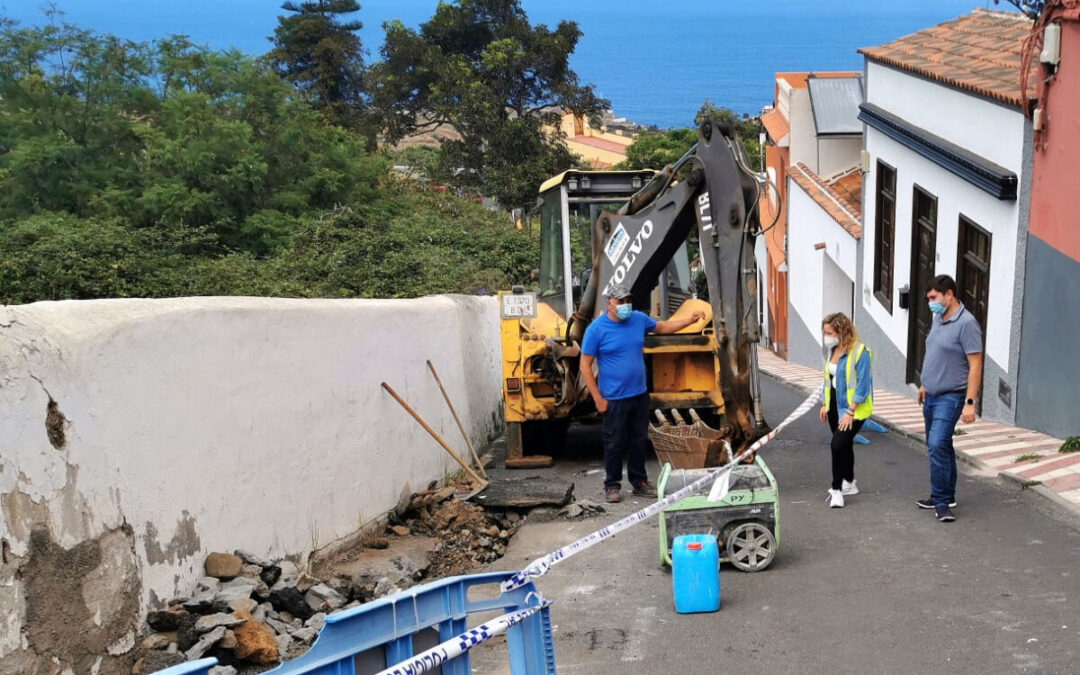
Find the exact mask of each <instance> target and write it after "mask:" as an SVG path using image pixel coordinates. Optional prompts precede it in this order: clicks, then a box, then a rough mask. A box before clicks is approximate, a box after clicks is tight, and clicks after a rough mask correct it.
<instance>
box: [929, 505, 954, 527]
mask: <svg viewBox="0 0 1080 675" xmlns="http://www.w3.org/2000/svg"><path fill="white" fill-rule="evenodd" d="M934 513H935V514H937V519H938V520H940V521H941V522H943V523H951V522H952V521H954V520H956V516H954V515H953V514H952V511H950V510H949V507H948V506H935V507H934Z"/></svg>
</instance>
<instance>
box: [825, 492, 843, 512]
mask: <svg viewBox="0 0 1080 675" xmlns="http://www.w3.org/2000/svg"><path fill="white" fill-rule="evenodd" d="M825 500H826V501H828V502H829V508H830V509H842V508H844V493H843V492H841V491H840V490H829V496H828V497H826V498H825Z"/></svg>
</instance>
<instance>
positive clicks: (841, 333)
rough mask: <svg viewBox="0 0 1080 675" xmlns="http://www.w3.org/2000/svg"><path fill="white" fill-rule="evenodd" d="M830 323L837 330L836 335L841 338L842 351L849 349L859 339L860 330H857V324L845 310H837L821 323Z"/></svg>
mask: <svg viewBox="0 0 1080 675" xmlns="http://www.w3.org/2000/svg"><path fill="white" fill-rule="evenodd" d="M825 324H828V325H830V326H832V329H833V330H834V331H836V337H838V338H840V344H839V345H838V346H839V347H840V351H842V352H846V351H849V350H850V349H851V348H852V347H854V346H855V343H856V342H858V341H859V331H857V330H855V324H853V323H851V319H849V318H848V316H847V314H844V313H843V312H835V313H833V314H830V315H829V316H827V317H825V318H824V319H822V320H821V325H822V326H824V325H825Z"/></svg>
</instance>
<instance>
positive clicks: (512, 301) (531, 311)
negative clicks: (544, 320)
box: [502, 293, 536, 319]
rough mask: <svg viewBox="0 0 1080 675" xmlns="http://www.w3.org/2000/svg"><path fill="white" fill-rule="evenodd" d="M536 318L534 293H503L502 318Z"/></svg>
mask: <svg viewBox="0 0 1080 675" xmlns="http://www.w3.org/2000/svg"><path fill="white" fill-rule="evenodd" d="M535 316H536V293H504V294H503V295H502V318H504V319H531V318H533V317H535Z"/></svg>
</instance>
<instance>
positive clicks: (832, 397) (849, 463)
mask: <svg viewBox="0 0 1080 675" xmlns="http://www.w3.org/2000/svg"><path fill="white" fill-rule="evenodd" d="M821 335H822V343H823V344H824V350H825V371H824V376H825V381H824V383H823V384H822V391H821V394H822V399H821V400H822V404H821V411H820V412H819V413H818V416H819V417H820V418H821V421H822V422H825V421H828V423H829V428H830V429H831V430H832V443H831V448H832V486H831V487H830V488H829V494H828V497H827V498H826V501H828V503H829V506H830V507H831V508H843V506H844V496H845V495H846V496H850V495H857V494H859V488H858V486H857V485H855V450H854V443H855V435H856V434H858V433H859V429H861V428H862V425H863V423H864V422H865V421H866V419H867V418H868V417H870V414H871V413H872V412H873V410H874V395H873V392H874V381H873V378H872V376H871V374H870V361H871V356H872V355H871V353H870V350H869V349H868V348H867V347H866V345H864V344H863V343H861V342H859V333H858V331H856V330H855V326H854V325H853V324H852V323H851V319H849V318H848V317H847V316H846V315H845V314H843V313H841V312H837V313H835V314H830V315H829V316H827V317H825V320H824V321H822V322H821ZM841 411H843V413H842V414H841Z"/></svg>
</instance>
